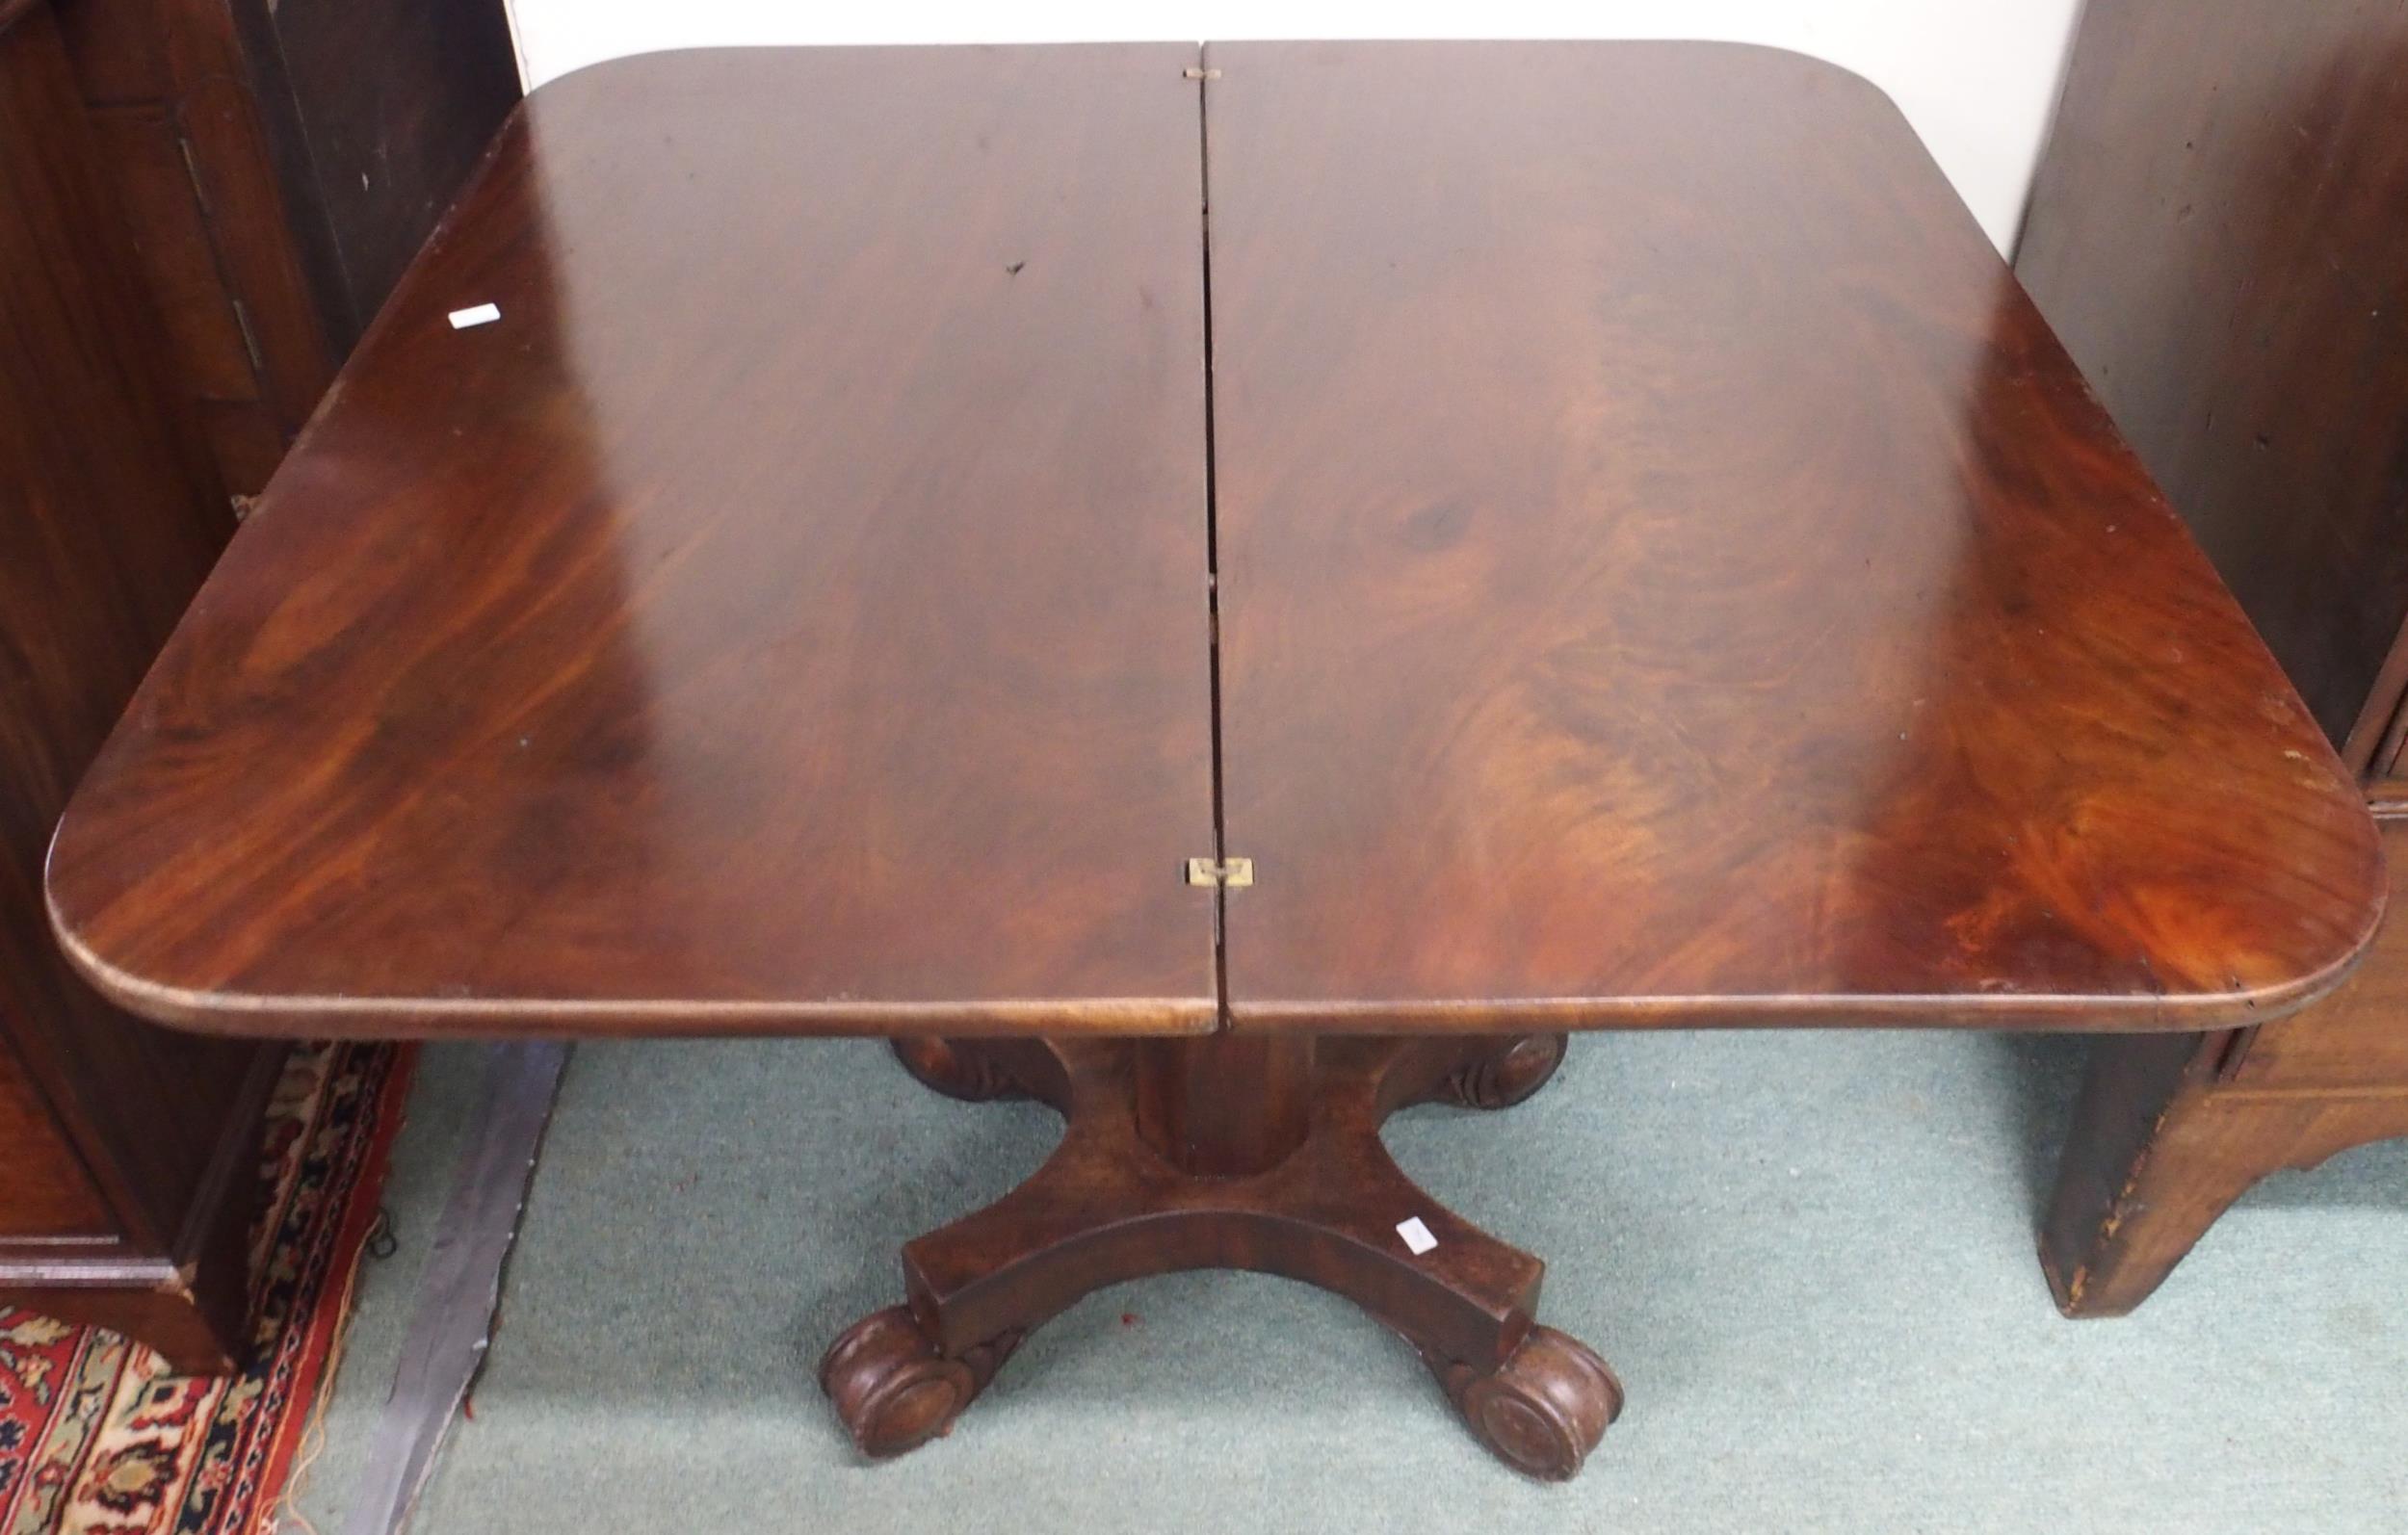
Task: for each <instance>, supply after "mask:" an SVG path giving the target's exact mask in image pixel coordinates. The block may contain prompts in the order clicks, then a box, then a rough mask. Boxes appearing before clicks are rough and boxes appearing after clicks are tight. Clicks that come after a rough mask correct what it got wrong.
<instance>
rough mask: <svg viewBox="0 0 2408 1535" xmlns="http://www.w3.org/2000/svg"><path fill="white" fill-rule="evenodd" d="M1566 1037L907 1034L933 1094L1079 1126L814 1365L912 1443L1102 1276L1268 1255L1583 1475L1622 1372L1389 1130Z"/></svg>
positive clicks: (825, 1380) (1520, 1089) (1507, 1455)
mask: <svg viewBox="0 0 2408 1535" xmlns="http://www.w3.org/2000/svg"><path fill="white" fill-rule="evenodd" d="M1563 1049H1564V1041H1563V1036H1562V1035H1559V1034H1547V1035H1531V1036H1525V1037H1521V1038H1513V1039H1504V1040H1497V1039H1487V1040H1462V1039H1451V1038H1444V1037H1437V1038H1411V1039H1386V1038H1381V1039H1365V1038H1352V1037H1339V1036H1332V1037H1328V1038H1324V1039H1320V1040H1315V1039H1310V1038H1297V1039H1270V1040H1256V1039H1250V1038H1249V1039H1232V1038H1230V1037H1228V1036H1225V1035H1218V1036H1210V1037H1206V1038H1202V1039H1192V1040H1159V1041H1157V1040H1146V1041H1134V1042H1132V1041H1109V1042H1071V1041H1039V1040H991V1041H990V1040H930V1039H919V1040H901V1041H897V1043H896V1046H895V1050H896V1054H898V1055H900V1056H901V1057H902V1059H903V1064H904V1066H905V1067H907V1068H908V1069H909V1070H910V1071H911V1073H912V1075H914V1076H915V1077H917V1078H919V1079H920V1080H921V1081H923V1082H925V1083H927V1084H928V1085H929V1086H930V1087H933V1088H935V1089H936V1090H937V1091H938V1092H942V1093H946V1094H950V1095H951V1096H953V1097H955V1098H962V1099H967V1100H971V1101H974V1102H977V1101H984V1100H989V1099H997V1098H1023V1097H1025V1098H1034V1099H1036V1100H1038V1101H1040V1102H1042V1103H1046V1104H1049V1105H1051V1106H1053V1107H1054V1108H1056V1109H1057V1110H1059V1111H1060V1113H1061V1115H1062V1117H1063V1119H1064V1121H1065V1122H1066V1129H1065V1131H1064V1133H1063V1136H1062V1140H1061V1144H1060V1147H1058V1148H1057V1149H1056V1150H1055V1152H1054V1154H1053V1156H1052V1157H1051V1158H1048V1159H1047V1160H1046V1162H1045V1164H1044V1165H1043V1166H1042V1167H1040V1168H1038V1169H1037V1170H1036V1172H1035V1173H1034V1175H1032V1176H1031V1177H1030V1178H1029V1180H1028V1181H1027V1182H1026V1183H1024V1184H1021V1185H1020V1186H1019V1187H1017V1188H1015V1189H1013V1190H1012V1191H1011V1192H1010V1193H1009V1194H1007V1195H1005V1196H1004V1197H1003V1198H1002V1199H1001V1200H998V1201H997V1202H996V1203H994V1204H992V1205H989V1206H988V1207H987V1208H986V1209H984V1210H979V1211H977V1212H976V1213H974V1214H972V1215H969V1216H967V1217H966V1218H964V1219H962V1220H958V1221H955V1223H954V1224H952V1225H950V1226H947V1227H944V1228H942V1229H940V1230H938V1231H934V1232H930V1233H929V1234H928V1235H927V1236H921V1237H918V1238H917V1239H915V1240H913V1241H911V1242H908V1243H906V1244H905V1245H904V1247H903V1276H904V1282H905V1287H906V1291H907V1304H905V1305H902V1306H896V1307H891V1308H889V1309H887V1310H885V1311H881V1312H878V1313H876V1314H873V1315H871V1316H868V1317H865V1318H864V1319H863V1320H861V1321H859V1322H857V1323H855V1324H854V1325H853V1326H852V1327H851V1328H849V1329H847V1330H846V1332H845V1333H844V1334H843V1336H841V1337H839V1338H838V1339H837V1340H836V1341H835V1342H834V1343H833V1344H832V1345H831V1346H830V1347H829V1349H828V1351H827V1355H826V1357H825V1358H824V1360H822V1362H821V1365H820V1385H821V1387H822V1389H823V1390H824V1391H825V1392H827V1394H828V1396H829V1398H830V1399H831V1400H833V1401H834V1403H835V1405H836V1411H837V1414H838V1415H839V1416H840V1417H841V1418H843V1419H844V1421H845V1426H846V1427H847V1428H848V1429H849V1430H850V1431H851V1434H852V1438H853V1442H854V1443H855V1444H857V1445H859V1446H860V1448H861V1449H862V1451H863V1452H864V1453H865V1454H868V1455H871V1456H875V1457H883V1456H889V1455H899V1454H901V1453H903V1451H905V1450H908V1449H911V1448H914V1447H916V1446H917V1445H920V1444H925V1443H926V1442H927V1441H928V1440H929V1439H930V1438H932V1437H934V1436H936V1435H939V1434H943V1433H945V1432H947V1431H948V1430H950V1429H951V1428H952V1426H953V1421H954V1419H955V1417H957V1416H958V1415H959V1414H960V1412H961V1410H962V1409H963V1408H965V1407H967V1406H968V1405H969V1404H970V1402H971V1399H972V1398H974V1397H975V1396H977V1395H978V1393H979V1391H980V1390H981V1389H982V1387H984V1386H985V1384H986V1382H987V1381H988V1380H989V1379H990V1378H992V1376H993V1375H994V1373H995V1370H996V1368H997V1366H1000V1365H1001V1364H1002V1363H1003V1362H1004V1360H1005V1359H1007V1358H1008V1357H1009V1355H1010V1353H1011V1351H1012V1349H1013V1348H1014V1347H1015V1346H1016V1345H1017V1344H1018V1343H1019V1341H1020V1340H1021V1339H1022V1338H1023V1337H1025V1336H1026V1335H1027V1333H1028V1332H1029V1330H1030V1329H1031V1328H1033V1327H1035V1326H1036V1325H1038V1324H1039V1323H1041V1322H1043V1321H1044V1320H1046V1319H1047V1318H1048V1317H1050V1316H1053V1315H1054V1314H1056V1313H1058V1312H1060V1311H1061V1310H1063V1309H1064V1308H1066V1307H1068V1306H1069V1305H1070V1304H1071V1303H1072V1302H1074V1301H1076V1300H1078V1299H1079V1298H1080V1297H1081V1296H1083V1295H1085V1294H1086V1293H1087V1292H1089V1291H1090V1290H1094V1289H1097V1288H1102V1287H1104V1286H1106V1285H1112V1284H1117V1283H1119V1282H1121V1281H1123V1280H1129V1279H1137V1278H1140V1277H1143V1276H1145V1275H1149V1274H1164V1273H1169V1272H1172V1271H1174V1270H1179V1269H1190V1268H1244V1269H1253V1270H1257V1271H1260V1272H1263V1273H1269V1274H1280V1275H1284V1276H1286V1277H1288V1278H1291V1279H1299V1280H1303V1281H1305V1282H1307V1283H1310V1284H1314V1285H1319V1286H1321V1287H1322V1288H1324V1289H1329V1290H1334V1291H1335V1292H1337V1293H1338V1294H1341V1295H1344V1296H1347V1297H1348V1299H1350V1300H1352V1301H1354V1302H1355V1303H1356V1304H1357V1305H1359V1306H1361V1307H1362V1308H1363V1309H1364V1310H1366V1311H1368V1312H1370V1313H1371V1314H1373V1315H1374V1316H1375V1317H1377V1318H1378V1319H1379V1320H1381V1321H1383V1322H1385V1323H1386V1324H1387V1325H1388V1326H1389V1327H1391V1328H1393V1329H1394V1330H1395V1331H1397V1332H1398V1333H1400V1334H1401V1335H1402V1336H1403V1337H1404V1338H1405V1339H1406V1340H1408V1341H1410V1342H1411V1343H1412V1344H1413V1345H1414V1347H1416V1348H1417V1349H1419V1350H1420V1351H1421V1355H1422V1358H1423V1360H1424V1362H1425V1363H1426V1364H1427V1365H1428V1366H1429V1368H1430V1371H1431V1372H1432V1373H1433V1374H1434V1375H1436V1376H1437V1377H1438V1380H1439V1383H1440V1384H1441V1385H1442V1386H1443V1387H1445V1389H1446V1391H1447V1394H1448V1395H1449V1397H1450V1398H1451V1399H1452V1400H1453V1402H1454V1404H1455V1406H1456V1408H1457V1409H1458V1410H1459V1411H1460V1412H1461V1413H1462V1415H1463V1418H1464V1420H1465V1421H1466V1422H1467V1423H1468V1424H1469V1425H1470V1426H1471V1428H1472V1431H1473V1433H1474V1434H1475V1435H1477V1436H1478V1437H1479V1440H1480V1441H1481V1443H1483V1444H1486V1445H1488V1447H1489V1448H1491V1449H1492V1450H1494V1451H1496V1452H1497V1454H1499V1455H1500V1456H1502V1457H1503V1458H1504V1459H1505V1460H1506V1461H1507V1462H1508V1463H1510V1464H1511V1465H1513V1466H1514V1467H1516V1468H1518V1469H1519V1470H1524V1471H1527V1472H1529V1473H1531V1475H1534V1476H1542V1477H1549V1478H1555V1479H1561V1478H1565V1477H1569V1476H1571V1475H1573V1474H1574V1473H1575V1472H1577V1471H1578V1470H1580V1469H1581V1462H1582V1461H1583V1459H1584V1458H1585V1457H1586V1455H1587V1454H1588V1451H1589V1450H1590V1449H1591V1448H1592V1447H1593V1446H1594V1445H1595V1444H1596V1443H1597V1441H1598V1439H1599V1437H1600V1436H1601V1435H1603V1434H1604V1433H1605V1430H1606V1425H1607V1424H1609V1423H1610V1422H1612V1421H1613V1419H1614V1418H1615V1416H1616V1415H1617V1414H1619V1413H1620V1411H1621V1409H1622V1388H1621V1385H1620V1383H1619V1382H1617V1381H1616V1380H1615V1379H1614V1377H1613V1372H1612V1371H1611V1370H1610V1369H1608V1368H1607V1367H1606V1365H1605V1362H1604V1361H1602V1360H1600V1359H1599V1358H1598V1357H1597V1356H1596V1355H1595V1354H1593V1353H1591V1352H1590V1351H1589V1350H1588V1349H1587V1348H1586V1347H1585V1346H1584V1345H1583V1344H1582V1343H1580V1342H1578V1341H1576V1340H1573V1339H1571V1338H1568V1337H1566V1336H1564V1335H1563V1334H1561V1333H1558V1332H1557V1331H1555V1330H1554V1329H1553V1328H1548V1327H1540V1326H1537V1325H1536V1324H1535V1323H1534V1322H1533V1320H1532V1316H1531V1314H1532V1311H1533V1309H1534V1308H1535V1307H1536V1305H1537V1301H1538V1285H1539V1277H1540V1275H1541V1273H1542V1271H1543V1265H1542V1264H1541V1263H1540V1262H1539V1261H1538V1260H1537V1259H1535V1258H1532V1257H1531V1256H1530V1255H1529V1254H1528V1253H1525V1252H1522V1251H1520V1250H1519V1249H1516V1248H1513V1247H1509V1246H1507V1245H1505V1243H1503V1242H1501V1241H1498V1240H1497V1239H1496V1238H1494V1237H1492V1236H1488V1235H1486V1234H1485V1233H1483V1232H1481V1231H1479V1230H1478V1229H1477V1228H1475V1227H1473V1226H1471V1225H1469V1224H1467V1223H1465V1222H1464V1221H1463V1220H1461V1219H1459V1218H1457V1217H1456V1216H1455V1215H1454V1214H1453V1213H1452V1212H1450V1211H1449V1210H1445V1209H1443V1208H1442V1207H1440V1206H1439V1205H1438V1204H1437V1203H1436V1202H1435V1201H1433V1200H1432V1199H1430V1197H1429V1196H1428V1195H1426V1194H1425V1193H1423V1192H1422V1190H1421V1189H1420V1188H1419V1187H1417V1186H1416V1185H1415V1184H1414V1183H1413V1182H1412V1180H1411V1179H1409V1178H1407V1177H1405V1176H1404V1173H1403V1172H1402V1170H1401V1169H1400V1168H1399V1167H1398V1166H1397V1164H1396V1163H1395V1162H1394V1161H1393V1160H1391V1159H1390V1158H1389V1156H1388V1152H1387V1149H1386V1148H1385V1147H1384V1146H1382V1145H1381V1144H1380V1140H1379V1126H1380V1122H1381V1121H1382V1120H1384V1119H1386V1118H1387V1117H1388V1115H1389V1114H1391V1113H1393V1112H1394V1111H1396V1110H1397V1109H1399V1108H1401V1107H1403V1106H1406V1105H1408V1104H1415V1103H1422V1102H1426V1101H1431V1100H1439V1101H1444V1102H1450V1103H1456V1104H1461V1105H1464V1106H1470V1107H1479V1108H1502V1107H1505V1106H1509V1105H1512V1104H1517V1103H1520V1102H1521V1101H1522V1100H1523V1099H1525V1098H1528V1097H1529V1096H1530V1095H1531V1093H1533V1092H1535V1091H1537V1090H1538V1088H1539V1087H1540V1085H1542V1084H1543V1083H1544V1082H1545V1081H1546V1080H1547V1079H1548V1078H1549V1077H1550V1076H1552V1075H1553V1074H1554V1072H1555V1069H1556V1066H1557V1063H1558V1062H1559V1061H1561V1059H1562V1058H1563ZM1413 1217H1418V1218H1419V1219H1420V1220H1421V1222H1422V1224H1423V1225H1424V1226H1426V1228H1427V1229H1428V1233H1429V1235H1430V1236H1432V1237H1434V1238H1436V1243H1437V1244H1436V1245H1435V1246H1434V1247H1431V1248H1430V1249H1429V1250H1427V1251H1426V1252H1424V1253H1421V1254H1418V1255H1417V1254H1415V1253H1413V1252H1412V1251H1411V1250H1410V1249H1409V1248H1408V1247H1407V1245H1406V1243H1405V1241H1404V1239H1403V1238H1402V1237H1401V1236H1400V1235H1399V1234H1398V1231H1397V1227H1398V1224H1399V1223H1400V1222H1401V1221H1404V1220H1406V1219H1408V1218H1413Z"/></svg>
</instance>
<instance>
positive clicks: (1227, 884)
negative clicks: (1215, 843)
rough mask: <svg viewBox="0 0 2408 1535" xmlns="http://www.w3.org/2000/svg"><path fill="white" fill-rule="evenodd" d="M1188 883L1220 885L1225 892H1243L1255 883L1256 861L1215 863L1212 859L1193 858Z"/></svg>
mask: <svg viewBox="0 0 2408 1535" xmlns="http://www.w3.org/2000/svg"><path fill="white" fill-rule="evenodd" d="M1188 883H1189V884H1191V885H1218V886H1220V887H1221V888H1222V889H1223V890H1243V889H1244V888H1245V887H1246V886H1248V885H1251V884H1252V883H1254V860H1253V859H1251V858H1232V859H1229V860H1227V861H1226V862H1223V863H1215V862H1214V861H1213V860H1211V859H1210V858H1191V859H1189V860H1188Z"/></svg>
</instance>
